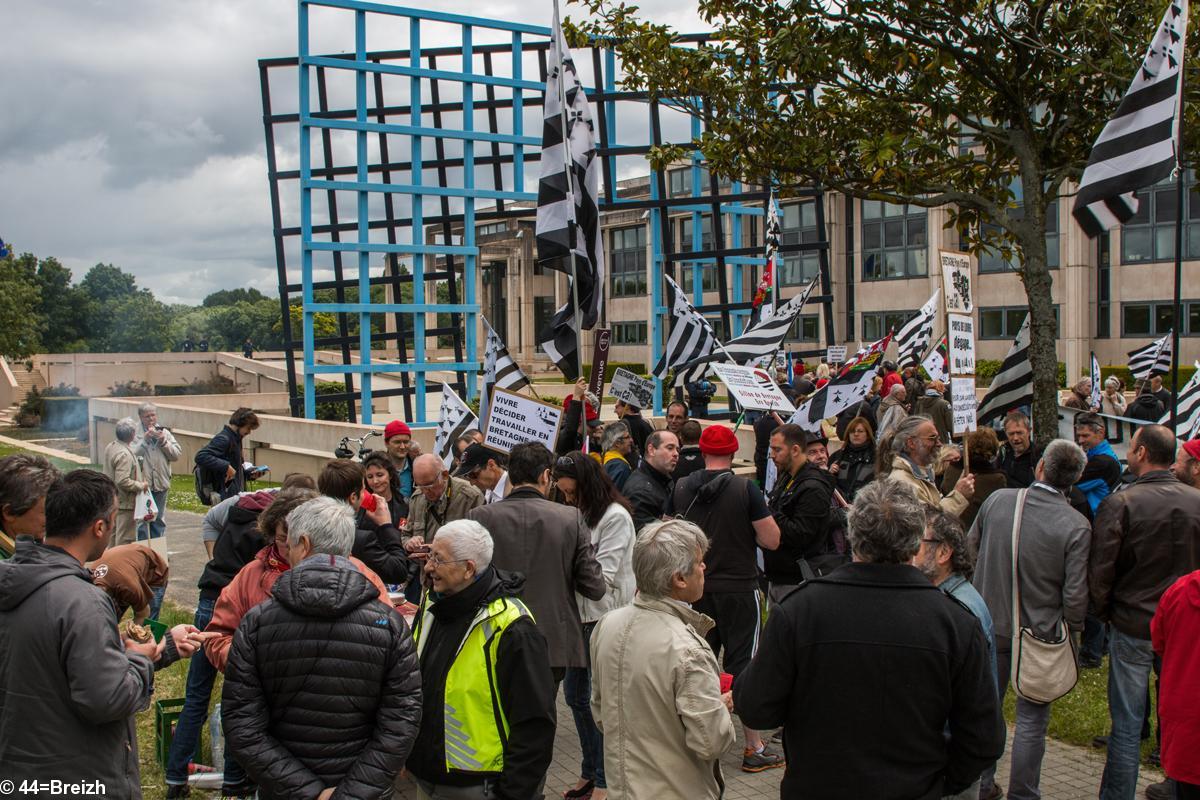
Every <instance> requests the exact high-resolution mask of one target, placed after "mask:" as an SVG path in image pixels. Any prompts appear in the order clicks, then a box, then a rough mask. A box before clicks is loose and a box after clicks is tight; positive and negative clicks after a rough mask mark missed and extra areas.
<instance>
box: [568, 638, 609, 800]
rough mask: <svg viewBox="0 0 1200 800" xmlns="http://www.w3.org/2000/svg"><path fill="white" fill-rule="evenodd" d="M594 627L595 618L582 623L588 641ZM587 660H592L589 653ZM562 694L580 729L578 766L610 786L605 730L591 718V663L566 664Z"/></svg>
mask: <svg viewBox="0 0 1200 800" xmlns="http://www.w3.org/2000/svg"><path fill="white" fill-rule="evenodd" d="M595 627H596V623H594V622H588V623H586V624H585V625H584V626H583V641H584V644H585V645H588V643H589V642H590V641H591V638H592V630H593V629H594V628H595ZM588 646H590V645H588ZM588 662H589V664H590V662H591V654H590V653H589V654H588ZM563 694H564V695H565V698H566V701H567V705H568V706H570V707H571V713H572V715H574V717H575V730H576V731H578V732H579V749H580V751H581V753H582V755H583V764H582V766H580V768H579V774H580V777H582V778H583V779H584V780H588V781H592V782H594V783H595V784H596V788H597V789H604V788H607V786H608V784H607V783H606V782H605V780H604V734H602V733H600V729H599V728H597V727H596V720H595V719H593V718H592V670H591V668H590V666H589V667H587V668H584V667H567V674H566V677H565V678H563Z"/></svg>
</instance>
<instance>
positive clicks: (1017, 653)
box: [1012, 489, 1079, 705]
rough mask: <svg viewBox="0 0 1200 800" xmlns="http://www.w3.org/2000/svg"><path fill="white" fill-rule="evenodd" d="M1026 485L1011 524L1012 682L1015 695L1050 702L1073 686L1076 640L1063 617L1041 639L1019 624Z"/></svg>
mask: <svg viewBox="0 0 1200 800" xmlns="http://www.w3.org/2000/svg"><path fill="white" fill-rule="evenodd" d="M1028 492H1029V490H1028V489H1021V490H1020V491H1019V492H1018V493H1017V507H1016V510H1015V511H1014V512H1013V527H1012V563H1013V567H1012V627H1013V631H1014V632H1015V633H1016V635H1014V636H1013V652H1012V663H1013V670H1012V684H1013V689H1015V690H1016V692H1017V696H1018V697H1023V698H1024V699H1026V700H1028V701H1030V702H1032V703H1041V704H1043V705H1044V704H1046V703H1052V702H1054V701H1055V700H1057V699H1058V698H1060V697H1062V696H1063V695H1065V694H1067V692H1069V691H1071V690H1072V689H1073V688H1075V684H1076V683H1077V682H1078V681H1079V666H1078V663H1077V661H1076V658H1075V643H1074V641H1073V640H1072V638H1071V632H1070V629H1069V628H1068V627H1067V623H1066V621H1065V620H1064V619H1061V618H1060V619H1059V620H1058V624H1057V625H1056V626H1055V632H1054V636H1055V638H1054V639H1053V640H1048V639H1043V638H1041V637H1040V636H1038V635H1037V634H1036V633H1034V632H1033V629H1032V628H1027V627H1025V626H1023V625H1021V588H1020V587H1021V582H1020V581H1019V580H1018V579H1017V564H1018V563H1019V562H1018V548H1019V545H1020V540H1021V514H1022V512H1023V511H1024V509H1025V497H1026V494H1027V493H1028Z"/></svg>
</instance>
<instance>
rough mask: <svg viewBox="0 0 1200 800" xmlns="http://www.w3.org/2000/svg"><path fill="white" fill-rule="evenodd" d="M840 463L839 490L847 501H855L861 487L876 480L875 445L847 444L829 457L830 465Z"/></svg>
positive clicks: (837, 479) (867, 443)
mask: <svg viewBox="0 0 1200 800" xmlns="http://www.w3.org/2000/svg"><path fill="white" fill-rule="evenodd" d="M834 464H837V465H838V473H837V476H836V481H837V490H838V491H839V492H841V493H842V499H843V500H845V501H846V502H847V503H853V502H854V495H855V494H856V493H857V492H858V490H859V489H861V488H862V487H864V486H866V485H867V484H868V483H870V482H871V481H873V480H875V445H874V444H873V443H871V442H865V443H864V444H863V445H861V446H860V447H855V446H854V445H852V444H847V445H846V446H845V447H843V448H842V449H841V450H838V451H837V452H836V453H834V454H833V455H832V456H830V457H829V466H830V467H832V466H833V465H834Z"/></svg>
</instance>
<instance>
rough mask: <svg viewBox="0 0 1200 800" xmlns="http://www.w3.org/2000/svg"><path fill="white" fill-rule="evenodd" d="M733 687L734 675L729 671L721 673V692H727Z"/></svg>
mask: <svg viewBox="0 0 1200 800" xmlns="http://www.w3.org/2000/svg"><path fill="white" fill-rule="evenodd" d="M732 688H733V676H732V675H730V674H729V673H728V672H722V673H721V694H725V693H726V692H728V691H729V690H730V689H732Z"/></svg>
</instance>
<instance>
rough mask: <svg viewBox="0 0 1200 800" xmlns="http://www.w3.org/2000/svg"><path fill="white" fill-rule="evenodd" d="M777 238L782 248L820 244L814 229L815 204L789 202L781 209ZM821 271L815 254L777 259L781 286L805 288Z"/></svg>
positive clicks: (787, 255)
mask: <svg viewBox="0 0 1200 800" xmlns="http://www.w3.org/2000/svg"><path fill="white" fill-rule="evenodd" d="M779 230H780V234H781V236H780V238H781V239H782V242H781V243H782V244H784V245H797V244H813V243H815V242H819V241H821V231H820V229H819V228H818V227H817V204H816V202H808V203H792V204H791V205H786V206H784V207H783V218H782V219H781V220H780V221H779ZM820 270H821V257H820V254H819V253H818V252H816V251H815V250H814V251H810V252H806V253H784V254H782V258H781V259H780V270H779V285H780V286H807V285H808V284H809V282H811V281H812V279H813V278H815V277H817V274H818V273H819V272H820Z"/></svg>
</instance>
